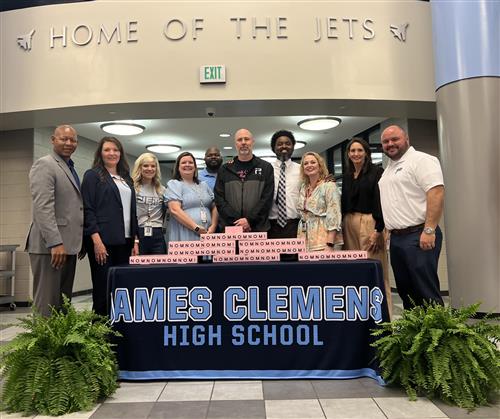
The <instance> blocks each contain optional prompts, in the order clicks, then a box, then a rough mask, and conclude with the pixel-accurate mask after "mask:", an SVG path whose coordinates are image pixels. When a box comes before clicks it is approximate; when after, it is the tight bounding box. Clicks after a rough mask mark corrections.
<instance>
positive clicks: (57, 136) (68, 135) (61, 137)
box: [51, 125, 78, 161]
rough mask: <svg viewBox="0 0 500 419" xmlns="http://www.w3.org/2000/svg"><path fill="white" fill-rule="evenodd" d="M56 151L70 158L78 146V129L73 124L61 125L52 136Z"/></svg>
mask: <svg viewBox="0 0 500 419" xmlns="http://www.w3.org/2000/svg"><path fill="white" fill-rule="evenodd" d="M51 140H52V149H53V150H54V153H56V154H58V155H59V156H61V157H62V158H63V159H64V160H66V161H67V160H69V159H70V157H71V155H72V154H73V153H74V152H75V150H76V147H77V146H78V137H77V135H76V130H75V129H74V128H73V127H72V126H71V125H59V126H58V127H56V129H55V130H54V133H53V134H52V136H51Z"/></svg>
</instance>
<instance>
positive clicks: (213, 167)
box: [198, 147, 222, 190]
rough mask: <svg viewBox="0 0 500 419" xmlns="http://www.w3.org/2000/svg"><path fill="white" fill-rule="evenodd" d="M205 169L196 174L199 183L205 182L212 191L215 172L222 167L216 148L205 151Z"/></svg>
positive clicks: (220, 157)
mask: <svg viewBox="0 0 500 419" xmlns="http://www.w3.org/2000/svg"><path fill="white" fill-rule="evenodd" d="M205 164H206V168H205V169H203V170H200V171H199V172H198V179H199V180H200V182H206V183H207V184H208V186H210V189H212V190H214V187H215V180H216V179H217V172H218V171H219V169H220V167H221V166H222V156H221V154H220V150H219V149H218V148H217V147H210V148H209V149H207V151H205Z"/></svg>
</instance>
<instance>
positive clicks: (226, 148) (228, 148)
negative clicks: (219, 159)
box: [224, 146, 233, 150]
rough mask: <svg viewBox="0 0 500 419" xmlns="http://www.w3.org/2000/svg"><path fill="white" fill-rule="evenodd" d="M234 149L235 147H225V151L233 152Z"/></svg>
mask: <svg viewBox="0 0 500 419" xmlns="http://www.w3.org/2000/svg"><path fill="white" fill-rule="evenodd" d="M232 149H233V147H229V146H226V147H224V150H232Z"/></svg>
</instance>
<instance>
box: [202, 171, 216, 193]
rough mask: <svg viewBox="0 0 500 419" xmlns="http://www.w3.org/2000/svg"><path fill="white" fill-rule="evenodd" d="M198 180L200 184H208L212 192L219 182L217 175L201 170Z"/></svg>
mask: <svg viewBox="0 0 500 419" xmlns="http://www.w3.org/2000/svg"><path fill="white" fill-rule="evenodd" d="M198 179H199V181H200V182H202V181H203V182H206V183H207V184H208V186H210V189H212V191H213V190H214V187H215V181H216V180H217V173H210V172H209V171H208V170H207V169H203V170H200V171H199V172H198Z"/></svg>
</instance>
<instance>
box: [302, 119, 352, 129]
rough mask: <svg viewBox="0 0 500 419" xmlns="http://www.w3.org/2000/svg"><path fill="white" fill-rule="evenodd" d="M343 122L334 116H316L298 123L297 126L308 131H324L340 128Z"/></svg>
mask: <svg viewBox="0 0 500 419" xmlns="http://www.w3.org/2000/svg"><path fill="white" fill-rule="evenodd" d="M341 122H342V120H341V119H340V118H335V117H333V116H315V117H312V118H307V119H304V120H302V121H300V122H298V123H297V125H298V126H299V127H300V128H302V129H305V130H308V131H324V130H327V129H332V128H335V127H337V126H339V125H340V123H341Z"/></svg>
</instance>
